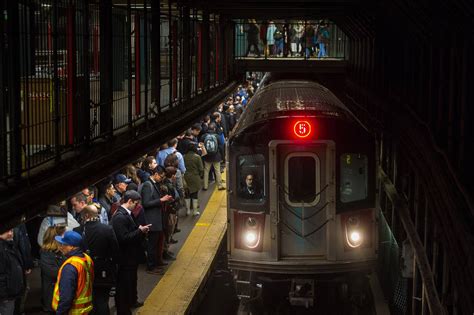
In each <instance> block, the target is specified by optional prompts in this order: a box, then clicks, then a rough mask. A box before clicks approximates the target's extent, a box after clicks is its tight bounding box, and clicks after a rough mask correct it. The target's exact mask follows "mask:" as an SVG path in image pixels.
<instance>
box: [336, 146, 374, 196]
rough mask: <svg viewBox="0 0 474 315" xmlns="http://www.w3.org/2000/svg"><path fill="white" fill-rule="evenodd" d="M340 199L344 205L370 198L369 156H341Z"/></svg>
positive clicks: (345, 154)
mask: <svg viewBox="0 0 474 315" xmlns="http://www.w3.org/2000/svg"><path fill="white" fill-rule="evenodd" d="M340 167H341V180H340V184H339V190H340V196H341V197H340V198H341V201H342V202H344V203H348V202H354V201H359V200H364V199H366V198H367V196H368V187H367V186H368V174H367V169H368V160H367V156H366V155H363V154H357V153H344V154H342V155H341V160H340Z"/></svg>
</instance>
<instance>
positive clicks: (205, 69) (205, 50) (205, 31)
mask: <svg viewBox="0 0 474 315" xmlns="http://www.w3.org/2000/svg"><path fill="white" fill-rule="evenodd" d="M209 51H210V46H209V11H208V10H207V9H206V10H203V13H202V80H203V90H204V91H206V90H208V89H209V83H210V78H211V76H210V73H209V70H210V69H209V58H210V54H209Z"/></svg>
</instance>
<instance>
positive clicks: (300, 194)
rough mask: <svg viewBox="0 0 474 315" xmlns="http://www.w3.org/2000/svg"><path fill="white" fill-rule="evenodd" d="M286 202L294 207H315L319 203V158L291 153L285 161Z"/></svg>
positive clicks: (312, 155)
mask: <svg viewBox="0 0 474 315" xmlns="http://www.w3.org/2000/svg"><path fill="white" fill-rule="evenodd" d="M285 164H286V166H285V169H286V172H285V186H286V189H287V192H286V194H285V196H286V202H287V203H288V204H289V205H291V206H294V207H304V206H314V205H316V204H317V203H318V202H319V199H320V197H319V194H317V193H318V192H319V189H320V187H319V186H320V184H319V181H320V175H319V172H320V169H319V168H320V166H319V158H318V156H317V155H316V154H314V153H311V152H295V153H290V154H289V155H288V156H287V158H286V161H285Z"/></svg>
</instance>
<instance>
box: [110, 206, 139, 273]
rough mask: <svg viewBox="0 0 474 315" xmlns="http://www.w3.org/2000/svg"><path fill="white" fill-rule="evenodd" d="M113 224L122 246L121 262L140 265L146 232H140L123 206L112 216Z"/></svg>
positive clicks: (126, 264) (120, 246)
mask: <svg viewBox="0 0 474 315" xmlns="http://www.w3.org/2000/svg"><path fill="white" fill-rule="evenodd" d="M112 226H113V228H114V231H115V235H116V237H117V241H118V244H119V248H120V255H119V264H120V265H122V266H135V265H138V264H139V262H140V258H141V257H142V251H143V247H142V243H143V240H144V239H145V234H143V233H142V232H140V230H139V229H138V225H137V224H136V223H135V221H134V220H133V218H132V216H131V215H129V214H128V212H127V210H126V209H125V208H123V207H120V208H118V210H117V212H115V214H114V216H113V217H112Z"/></svg>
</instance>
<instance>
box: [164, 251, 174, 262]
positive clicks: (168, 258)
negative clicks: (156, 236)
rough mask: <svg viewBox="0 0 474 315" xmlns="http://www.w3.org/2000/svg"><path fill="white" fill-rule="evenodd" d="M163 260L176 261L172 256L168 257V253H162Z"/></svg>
mask: <svg viewBox="0 0 474 315" xmlns="http://www.w3.org/2000/svg"><path fill="white" fill-rule="evenodd" d="M163 259H166V260H176V258H175V257H173V256H172V255H170V254H169V253H168V252H164V253H163Z"/></svg>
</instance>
